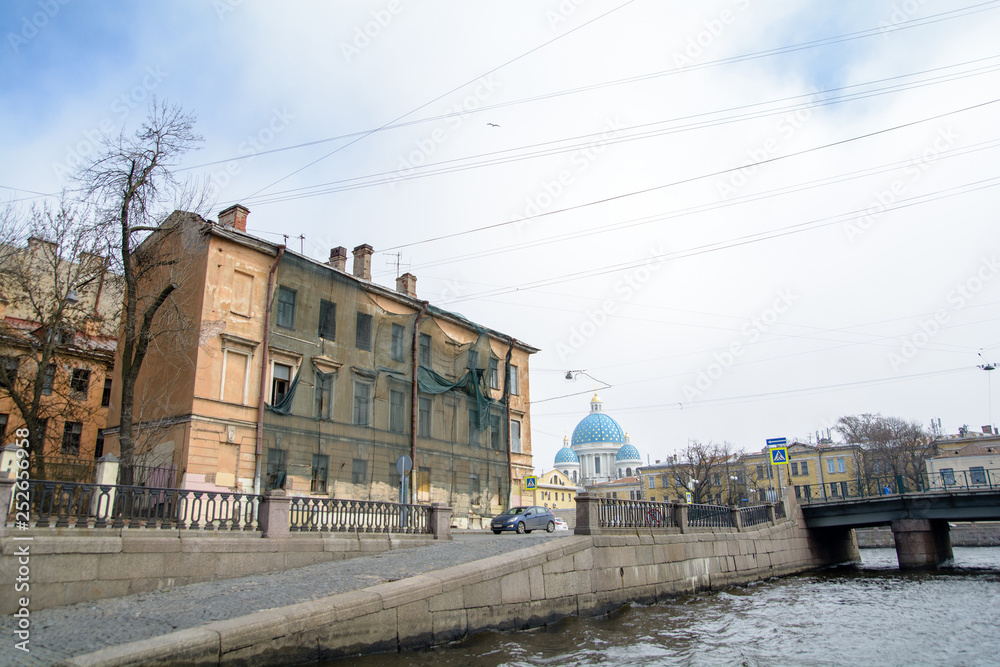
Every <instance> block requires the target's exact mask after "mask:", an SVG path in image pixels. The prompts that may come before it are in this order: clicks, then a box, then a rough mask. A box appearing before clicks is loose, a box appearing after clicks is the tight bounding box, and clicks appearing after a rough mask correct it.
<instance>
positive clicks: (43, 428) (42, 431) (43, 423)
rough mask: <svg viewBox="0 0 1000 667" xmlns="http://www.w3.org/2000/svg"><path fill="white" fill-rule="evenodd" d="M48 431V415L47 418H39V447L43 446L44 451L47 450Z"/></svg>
mask: <svg viewBox="0 0 1000 667" xmlns="http://www.w3.org/2000/svg"><path fill="white" fill-rule="evenodd" d="M48 431H49V420H48V418H47V417H46V418H45V419H39V420H38V442H39V443H40V445H39V447H40V448H41V451H43V452H44V451H45V438H46V435H47V433H48Z"/></svg>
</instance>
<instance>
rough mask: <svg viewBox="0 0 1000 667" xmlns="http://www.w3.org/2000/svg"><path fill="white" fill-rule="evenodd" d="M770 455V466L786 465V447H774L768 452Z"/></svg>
mask: <svg viewBox="0 0 1000 667" xmlns="http://www.w3.org/2000/svg"><path fill="white" fill-rule="evenodd" d="M768 452H769V453H770V454H771V465H773V466H779V465H788V448H787V447H775V448H774V449H770V450H768Z"/></svg>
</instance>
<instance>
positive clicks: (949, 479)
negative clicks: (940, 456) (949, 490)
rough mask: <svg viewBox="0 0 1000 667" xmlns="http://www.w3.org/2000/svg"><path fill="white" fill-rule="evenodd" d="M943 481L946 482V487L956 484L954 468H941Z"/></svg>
mask: <svg viewBox="0 0 1000 667" xmlns="http://www.w3.org/2000/svg"><path fill="white" fill-rule="evenodd" d="M941 481H943V482H944V485H945V486H951V485H952V484H954V483H955V470H954V469H953V468H941Z"/></svg>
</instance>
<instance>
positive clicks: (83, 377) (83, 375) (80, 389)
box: [69, 368, 90, 401]
mask: <svg viewBox="0 0 1000 667" xmlns="http://www.w3.org/2000/svg"><path fill="white" fill-rule="evenodd" d="M88 389H90V369H89V368H74V369H73V376H72V378H70V381H69V393H70V396H72V397H73V398H75V399H77V400H81V401H85V400H87V390H88Z"/></svg>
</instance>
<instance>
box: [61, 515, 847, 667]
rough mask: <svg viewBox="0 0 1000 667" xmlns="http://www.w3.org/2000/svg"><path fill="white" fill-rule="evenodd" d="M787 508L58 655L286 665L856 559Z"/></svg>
mask: <svg viewBox="0 0 1000 667" xmlns="http://www.w3.org/2000/svg"><path fill="white" fill-rule="evenodd" d="M793 507H794V505H793ZM792 516H793V519H791V520H781V521H778V522H777V523H775V524H766V525H763V526H760V527H756V528H747V529H742V530H741V531H735V530H733V529H731V528H729V529H725V528H722V529H711V528H700V529H688V530H686V531H685V532H684V533H683V534H681V533H676V532H675V533H669V534H667V533H664V532H663V531H659V532H656V533H654V532H653V531H650V530H642V529H633V530H630V531H626V530H624V529H614V530H613V531H610V532H611V533H612V534H607V533H604V534H597V535H574V536H570V537H565V538H559V539H552V540H550V541H548V542H546V543H545V544H542V545H538V546H534V547H530V548H527V549H523V550H520V551H515V552H511V553H508V554H504V555H500V556H494V557H492V558H488V559H484V560H480V561H475V562H472V563H466V564H464V565H458V566H455V567H451V568H447V569H443V570H438V571H436V572H432V573H429V574H424V575H420V576H416V577H412V578H409V579H404V580H400V581H395V582H390V583H384V584H380V585H377V586H373V587H371V588H366V589H363V590H358V591H354V592H350V593H343V594H339V595H334V596H330V597H327V598H323V599H320V600H315V601H312V602H305V603H301V604H296V605H292V606H288V607H283V608H279V609H272V610H268V611H262V612H258V613H255V614H250V615H248V616H244V617H241V618H236V619H231V620H228V621H222V622H216V623H210V624H208V625H205V626H202V627H200V628H197V629H191V630H184V631H180V632H175V633H173V634H169V635H163V636H161V637H156V638H152V639H148V640H144V641H140V642H135V643H132V644H127V645H123V646H118V647H113V648H108V649H105V650H102V651H98V652H95V653H91V654H88V655H84V656H78V657H76V658H73V659H71V660H69V661H68V662H67V663H66V664H71V665H98V664H101V665H103V664H116V665H132V664H135V665H138V664H142V665H157V664H177V663H187V664H227V665H229V664H233V665H236V664H254V665H263V664H289V663H296V662H303V663H305V662H314V661H317V660H324V659H329V658H336V657H342V656H349V655H356V654H360V653H374V652H379V651H395V650H405V649H411V648H417V647H424V646H431V645H435V644H442V643H445V642H449V641H453V640H456V639H460V638H462V637H465V636H467V635H470V634H473V633H475V632H479V631H481V630H487V629H496V630H516V629H526V628H532V627H539V626H542V625H545V624H547V623H551V622H554V621H556V620H558V619H560V618H563V617H565V616H570V615H592V614H599V613H603V612H606V611H609V610H612V609H615V608H618V607H620V606H621V605H623V604H626V603H628V602H643V603H649V602H654V601H658V600H665V599H669V598H672V597H675V596H677V595H681V594H685V593H694V592H697V591H703V590H710V589H719V588H723V587H726V586H729V585H732V584H739V583H746V582H751V581H756V580H761V579H766V578H768V577H772V576H779V575H785V574H792V573H795V572H801V571H805V570H810V569H814V568H816V567H819V566H822V565H824V564H827V563H829V562H830V561H831V559H832V558H840V559H842V558H843V557H844V556H845V555H846V556H848V558H849V559H850V558H856V556H857V547H856V545H855V543H854V541H853V538H852V535H853V534H852V533H851V531H849V530H846V531H834V532H830V533H826V534H823V535H816V534H812V533H809V532H807V531H806V529H805V527H804V523H803V521H802V518H801V513H800V512H797V511H796V512H795V514H794V515H792ZM498 539H501V538H498ZM830 553H835V554H837V556H830V555H828V554H830Z"/></svg>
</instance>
